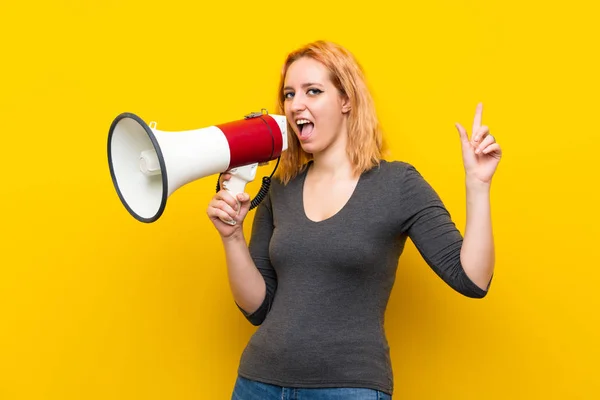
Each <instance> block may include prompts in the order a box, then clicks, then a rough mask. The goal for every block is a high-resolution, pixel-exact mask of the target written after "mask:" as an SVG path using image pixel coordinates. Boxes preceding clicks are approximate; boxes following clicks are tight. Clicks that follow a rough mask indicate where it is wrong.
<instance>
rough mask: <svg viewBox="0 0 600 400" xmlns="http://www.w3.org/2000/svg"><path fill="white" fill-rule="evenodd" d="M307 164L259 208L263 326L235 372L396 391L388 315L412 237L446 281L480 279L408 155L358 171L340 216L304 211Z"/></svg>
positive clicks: (457, 284) (463, 289) (468, 287)
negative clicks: (320, 217)
mask: <svg viewBox="0 0 600 400" xmlns="http://www.w3.org/2000/svg"><path fill="white" fill-rule="evenodd" d="M307 170H308V168H305V169H304V170H303V171H302V172H301V173H300V174H299V175H298V176H297V177H296V178H294V179H293V180H292V181H291V182H290V183H288V184H287V185H286V186H284V185H282V184H281V183H280V182H279V181H278V180H273V183H272V185H271V189H270V191H269V195H268V196H267V197H266V198H265V200H264V201H263V202H262V203H261V204H260V205H259V206H258V207H257V209H256V215H255V217H254V223H253V227H252V236H251V239H250V243H249V249H250V254H251V256H252V258H253V260H254V262H255V264H256V266H257V268H258V269H259V271H260V273H261V274H262V276H263V277H264V279H265V282H266V286H267V294H266V297H265V299H264V302H263V303H262V305H261V306H260V308H259V309H258V310H256V311H255V312H254V313H252V314H250V315H249V314H248V313H246V312H245V311H244V310H242V309H241V308H240V310H241V311H242V313H243V314H244V315H245V316H246V318H247V319H248V320H249V321H250V322H251V323H252V324H253V325H260V326H259V328H258V329H257V331H256V332H255V333H254V334H253V336H252V338H251V339H250V341H249V343H248V345H247V347H246V349H245V350H244V352H243V354H242V357H241V362H240V366H239V371H238V372H239V374H240V375H241V376H243V377H245V378H247V379H254V380H258V381H261V382H265V383H270V384H275V385H281V386H290V387H303V388H315V387H323V388H326V387H363V388H372V389H376V390H380V391H383V392H386V393H388V394H392V392H393V375H392V368H391V362H390V355H389V347H388V343H387V339H386V335H385V332H384V314H385V309H386V305H387V303H388V299H389V296H390V292H391V290H392V286H393V284H394V279H395V275H396V268H397V266H398V259H399V257H400V255H401V253H402V251H403V249H404V245H405V242H406V239H407V237H409V238H410V239H411V241H412V242H413V243H414V245H415V246H416V248H417V249H418V251H419V252H420V253H421V255H422V256H423V258H424V260H425V261H426V262H427V263H428V265H429V266H430V267H431V268H432V269H433V271H435V272H436V274H438V275H439V276H440V277H441V278H442V279H443V280H444V281H445V282H446V283H447V284H448V285H450V286H451V287H452V288H454V289H455V290H457V291H458V292H460V293H462V294H463V295H465V296H468V297H474V298H481V297H484V296H485V295H486V293H487V291H485V290H482V289H480V288H479V287H478V286H476V285H475V284H474V283H473V282H472V281H471V280H470V279H469V278H468V277H467V275H466V274H465V272H464V270H463V268H462V266H461V263H460V249H461V244H462V236H461V234H460V232H459V231H458V229H457V228H456V226H455V224H454V223H453V222H452V220H451V219H450V215H449V213H448V211H447V210H446V208H445V207H444V205H443V203H442V201H441V200H440V198H439V197H438V195H437V194H436V192H435V191H434V190H433V189H432V188H431V186H430V185H429V184H428V183H427V182H426V181H425V180H424V179H423V177H422V176H421V175H420V174H419V172H417V170H416V169H415V168H414V167H413V166H412V165H410V164H408V163H405V162H400V161H395V162H388V161H382V162H381V163H380V165H379V166H378V167H375V168H373V169H371V170H369V171H367V172H365V173H363V174H362V175H361V176H360V179H359V181H358V183H357V185H356V188H355V190H354V193H353V194H352V196H351V197H350V199H349V200H348V202H347V203H346V205H345V206H344V207H343V208H342V209H341V210H340V211H339V212H338V213H337V214H335V215H334V216H332V217H331V218H329V219H326V220H324V221H320V222H313V221H311V220H310V219H308V218H307V217H306V214H305V212H304V206H303V197H302V191H303V185H304V179H305V177H306V172H307Z"/></svg>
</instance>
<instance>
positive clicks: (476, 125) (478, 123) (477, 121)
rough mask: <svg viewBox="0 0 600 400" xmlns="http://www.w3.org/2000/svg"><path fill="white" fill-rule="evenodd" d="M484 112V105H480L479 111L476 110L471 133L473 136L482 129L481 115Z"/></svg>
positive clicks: (478, 105) (478, 106)
mask: <svg viewBox="0 0 600 400" xmlns="http://www.w3.org/2000/svg"><path fill="white" fill-rule="evenodd" d="M482 112H483V104H482V103H478V104H477V109H476V110H475V118H474V119H473V130H472V131H471V135H475V134H476V133H477V131H478V130H479V128H480V127H481V114H482Z"/></svg>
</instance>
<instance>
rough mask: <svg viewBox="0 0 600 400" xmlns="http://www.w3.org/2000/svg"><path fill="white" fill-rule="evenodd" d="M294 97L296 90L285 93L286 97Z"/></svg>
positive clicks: (284, 96)
mask: <svg viewBox="0 0 600 400" xmlns="http://www.w3.org/2000/svg"><path fill="white" fill-rule="evenodd" d="M292 97H294V92H287V93H284V94H283V98H284V99H291V98H292Z"/></svg>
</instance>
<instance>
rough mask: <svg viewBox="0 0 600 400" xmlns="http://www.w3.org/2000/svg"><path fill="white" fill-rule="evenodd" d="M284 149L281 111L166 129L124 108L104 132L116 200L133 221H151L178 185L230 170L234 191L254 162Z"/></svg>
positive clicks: (246, 178)
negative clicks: (212, 123) (182, 128)
mask: <svg viewBox="0 0 600 400" xmlns="http://www.w3.org/2000/svg"><path fill="white" fill-rule="evenodd" d="M285 150H287V123H286V118H285V116H282V115H272V114H266V113H263V112H261V113H252V114H249V115H247V116H246V117H244V119H240V120H237V121H233V122H228V123H225V124H220V125H214V126H209V127H206V128H201V129H195V130H188V131H178V132H168V131H160V130H157V129H156V124H155V123H154V122H151V123H150V124H149V125H148V124H146V123H145V122H144V121H143V120H142V119H141V118H140V117H138V116H137V115H135V114H131V113H123V114H120V115H119V116H117V117H116V118H115V119H114V121H113V122H112V124H111V126H110V130H109V134H108V164H109V168H110V174H111V177H112V181H113V184H114V186H115V189H116V191H117V194H118V195H119V198H120V199H121V202H122V203H123V205H124V206H125V208H126V209H127V211H129V213H130V214H131V215H133V216H134V217H135V218H136V219H137V220H138V221H141V222H154V221H156V220H157V219H158V218H160V216H161V215H162V213H163V211H164V209H165V206H166V203H167V198H168V197H169V196H170V195H171V194H173V192H174V191H175V190H177V189H178V188H180V187H182V186H183V185H185V184H187V183H189V182H192V181H194V180H196V179H200V178H203V177H206V176H210V175H214V174H218V173H223V172H225V171H229V172H231V173H232V175H233V178H232V179H231V180H230V181H229V182H227V185H225V183H224V186H226V189H227V190H229V191H230V192H231V194H232V195H233V196H234V197H235V195H236V194H238V193H241V192H243V191H244V188H245V186H246V184H247V183H248V182H250V181H252V180H253V179H254V177H255V174H256V168H257V167H258V164H259V163H265V162H268V161H270V160H274V159H276V158H279V156H280V155H281V153H282V152H283V151H285Z"/></svg>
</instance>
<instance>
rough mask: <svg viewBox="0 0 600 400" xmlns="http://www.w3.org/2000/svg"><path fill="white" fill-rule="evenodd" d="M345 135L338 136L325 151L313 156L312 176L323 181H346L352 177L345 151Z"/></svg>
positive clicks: (351, 168) (352, 173) (351, 169)
mask: <svg viewBox="0 0 600 400" xmlns="http://www.w3.org/2000/svg"><path fill="white" fill-rule="evenodd" d="M346 144H347V142H346V135H340V140H337V141H335V142H334V143H332V145H331V146H329V147H328V148H327V149H326V150H325V151H323V152H320V153H315V154H313V166H312V168H311V169H312V174H313V176H314V177H318V178H323V179H348V178H351V177H353V176H354V172H353V167H352V163H351V162H350V158H349V157H348V153H347V151H346Z"/></svg>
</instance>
